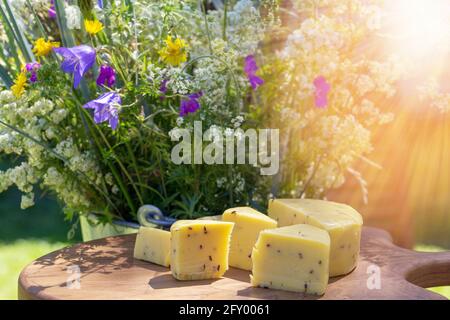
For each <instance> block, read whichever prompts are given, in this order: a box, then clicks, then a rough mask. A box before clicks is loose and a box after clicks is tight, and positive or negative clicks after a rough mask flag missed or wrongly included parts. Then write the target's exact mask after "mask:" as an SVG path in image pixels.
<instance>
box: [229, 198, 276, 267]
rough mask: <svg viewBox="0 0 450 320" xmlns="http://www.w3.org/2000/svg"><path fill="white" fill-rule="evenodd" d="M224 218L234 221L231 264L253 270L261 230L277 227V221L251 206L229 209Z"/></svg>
mask: <svg viewBox="0 0 450 320" xmlns="http://www.w3.org/2000/svg"><path fill="white" fill-rule="evenodd" d="M222 220H223V221H229V222H233V223H234V228H233V233H232V235H231V246H230V266H232V267H235V268H240V269H244V270H249V271H250V270H252V258H251V255H252V249H253V246H254V245H255V243H256V240H257V239H258V236H259V233H260V231H262V230H264V229H272V228H276V227H277V222H276V221H275V220H273V219H272V218H269V217H268V216H267V215H265V214H263V213H261V212H259V211H256V210H255V209H253V208H250V207H237V208H231V209H228V210H226V211H225V212H224V213H223V215H222Z"/></svg>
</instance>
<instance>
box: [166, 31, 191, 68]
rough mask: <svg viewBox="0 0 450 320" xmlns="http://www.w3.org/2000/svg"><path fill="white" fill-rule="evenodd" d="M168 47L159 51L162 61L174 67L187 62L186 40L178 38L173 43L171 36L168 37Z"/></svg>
mask: <svg viewBox="0 0 450 320" xmlns="http://www.w3.org/2000/svg"><path fill="white" fill-rule="evenodd" d="M165 42H166V47H164V48H162V49H161V50H159V56H160V57H161V59H162V60H163V61H164V62H166V63H168V64H171V65H172V66H178V65H180V64H181V63H183V62H185V61H186V60H187V53H186V49H185V48H186V47H187V44H186V42H185V41H184V40H182V39H180V38H176V39H175V41H172V37H171V36H167V39H166V41H165Z"/></svg>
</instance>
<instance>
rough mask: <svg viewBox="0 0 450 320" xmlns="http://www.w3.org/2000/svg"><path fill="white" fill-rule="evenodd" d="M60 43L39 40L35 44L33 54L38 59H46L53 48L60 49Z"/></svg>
mask: <svg viewBox="0 0 450 320" xmlns="http://www.w3.org/2000/svg"><path fill="white" fill-rule="evenodd" d="M58 47H59V42H55V41H50V40H48V41H45V39H44V38H39V39H37V40H36V41H35V42H34V47H33V53H34V54H35V55H36V56H38V57H44V56H46V55H48V54H49V53H50V52H51V51H52V50H53V48H58Z"/></svg>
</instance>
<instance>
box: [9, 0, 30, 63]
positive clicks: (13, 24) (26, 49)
mask: <svg viewBox="0 0 450 320" xmlns="http://www.w3.org/2000/svg"><path fill="white" fill-rule="evenodd" d="M3 4H4V6H5V10H6V13H7V14H8V18H9V19H8V18H6V20H8V22H9V24H10V28H11V30H12V31H13V34H14V38H15V39H16V42H17V44H18V45H19V48H20V50H21V51H22V54H23V56H24V58H25V59H26V61H29V62H30V61H36V59H35V57H34V54H33V52H32V51H31V45H30V43H29V42H28V40H27V38H25V35H24V34H23V32H22V29H21V28H19V26H18V24H17V21H16V17H15V16H14V14H13V12H12V10H11V7H10V5H9V2H8V1H7V0H3ZM2 11H3V10H2ZM4 14H5V12H3V14H2V15H4Z"/></svg>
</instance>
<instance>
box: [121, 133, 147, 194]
mask: <svg viewBox="0 0 450 320" xmlns="http://www.w3.org/2000/svg"><path fill="white" fill-rule="evenodd" d="M125 146H126V148H127V151H128V154H129V155H130V158H131V162H132V163H133V167H134V171H135V172H136V177H137V180H138V183H139V185H143V183H142V180H141V175H140V174H139V169H138V165H137V161H136V157H135V156H134V152H133V150H132V149H131V146H130V144H129V142H128V141H127V142H125ZM140 192H141V193H142V188H141V189H140Z"/></svg>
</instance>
